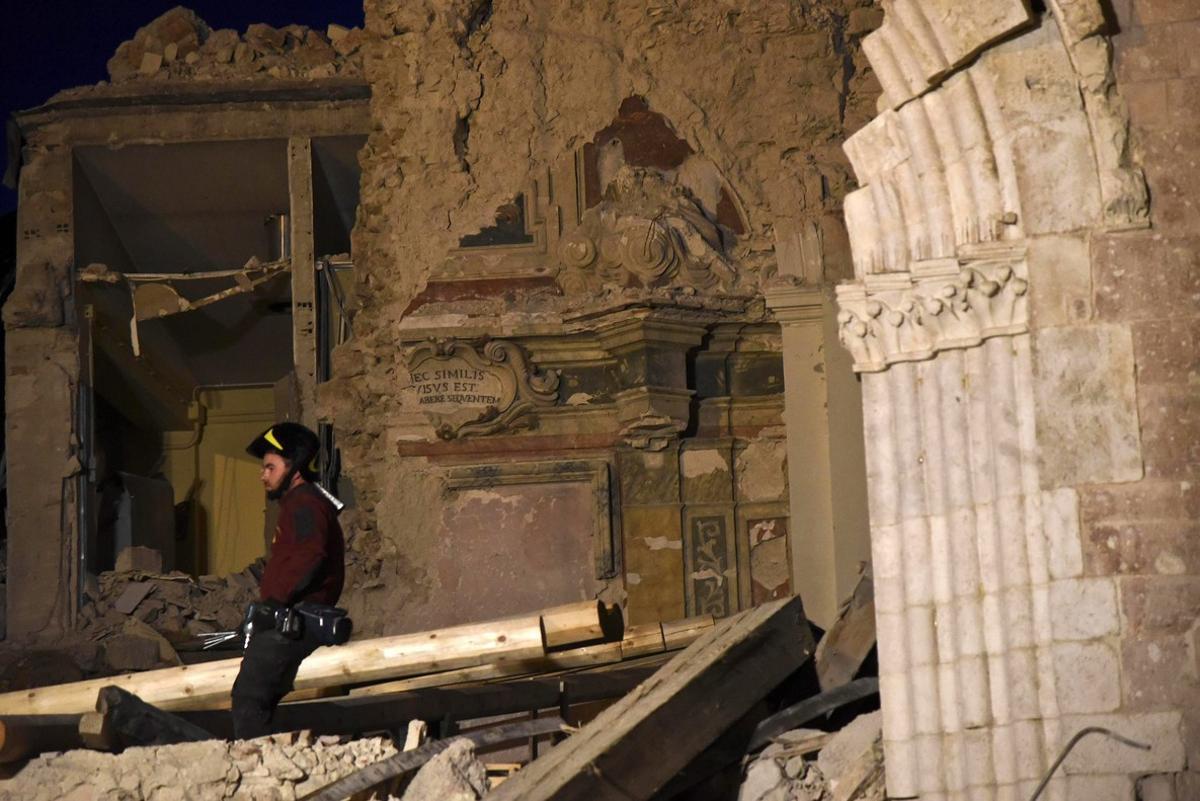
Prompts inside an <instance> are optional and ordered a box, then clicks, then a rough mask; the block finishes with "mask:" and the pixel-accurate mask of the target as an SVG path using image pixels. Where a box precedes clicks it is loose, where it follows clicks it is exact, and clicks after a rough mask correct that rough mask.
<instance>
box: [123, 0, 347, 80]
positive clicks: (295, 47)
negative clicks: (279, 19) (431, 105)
mask: <svg viewBox="0 0 1200 801" xmlns="http://www.w3.org/2000/svg"><path fill="white" fill-rule="evenodd" d="M365 41H366V36H365V34H364V32H363V31H362V29H360V28H345V27H343V26H341V25H331V26H329V29H328V30H327V31H326V32H325V33H322V32H321V31H317V30H313V29H312V28H308V27H306V26H304V25H288V26H286V27H283V28H273V27H271V26H270V25H265V24H262V23H257V24H254V25H251V26H250V27H249V28H247V29H246V32H245V33H244V34H238V32H237V31H234V30H230V29H228V28H222V29H219V30H212V29H210V28H209V27H208V24H207V23H205V21H204V20H202V19H201V18H200V17H198V16H197V15H196V13H195V12H194V11H192V10H191V9H187V8H184V7H182V6H176V7H175V8H173V9H171V10H170V11H167V12H166V13H165V14H163V15H162V16H160V17H158V18H157V19H155V20H154V21H153V22H151V23H150V24H148V25H146V26H145V27H142V28H139V29H138V31H137V33H136V34H135V35H134V37H133V38H132V39H129V40H128V41H125V42H123V43H122V44H121V45H120V46H119V47H118V48H117V51H116V53H115V54H114V55H113V57H112V58H111V59H109V61H108V73H109V77H110V79H111V81H112V83H114V84H120V83H128V82H133V81H146V80H153V81H161V80H201V81H204V80H231V79H232V80H237V79H247V78H251V79H252V78H258V79H262V78H271V79H280V78H282V79H287V78H298V79H319V78H334V77H343V78H356V77H358V76H359V75H360V74H361V69H362V64H361V62H362V56H361V53H360V48H361V47H362V45H363V43H364V42H365Z"/></svg>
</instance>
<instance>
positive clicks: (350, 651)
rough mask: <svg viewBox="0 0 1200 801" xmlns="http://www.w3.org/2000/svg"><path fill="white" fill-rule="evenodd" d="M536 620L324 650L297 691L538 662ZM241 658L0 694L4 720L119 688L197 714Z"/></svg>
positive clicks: (92, 703) (307, 664)
mask: <svg viewBox="0 0 1200 801" xmlns="http://www.w3.org/2000/svg"><path fill="white" fill-rule="evenodd" d="M543 653H544V650H543V648H542V628H541V620H540V618H539V617H537V616H532V617H526V618H515V619H508V620H503V621H488V622H485V623H471V624H468V625H464V626H455V627H453V628H447V629H440V630H438V631H432V632H420V633H417V634H403V635H399V636H395V637H382V638H378V639H372V640H362V641H359V642H353V641H351V642H350V643H348V644H346V645H340V646H335V647H325V648H319V649H317V651H316V652H315V653H313V655H312V656H310V657H308V658H307V659H305V660H304V662H303V664H301V665H300V671H299V673H298V675H297V677H296V688H297V689H299V690H303V689H306V688H309V687H326V686H332V685H338V684H347V683H352V682H356V681H373V680H377V679H388V678H394V677H398V676H412V675H418V674H421V673H430V672H434V671H442V670H451V669H455V668H460V667H467V666H469V665H479V664H487V663H494V664H500V665H505V664H508V663H511V662H521V661H527V660H530V659H533V658H536V657H540V656H541V655H542V654H543ZM241 662H242V660H241V658H240V657H239V658H237V659H225V660H221V661H219V662H206V663H203V664H198V665H184V666H182V667H174V668H165V669H162V670H150V671H145V672H143V673H127V674H125V675H122V676H110V677H107V678H102V679H92V680H90V681H81V682H74V683H72V684H60V685H55V686H52V687H41V688H37V689H33V690H21V691H17V692H10V693H4V694H0V715H37V714H73V713H84V712H90V711H92V710H94V709H95V708H96V699H97V696H98V695H99V693H100V690H101V689H102V688H104V687H107V686H108V685H110V684H112V685H116V686H118V687H121V688H122V689H124V690H127V691H129V692H131V693H133V694H134V695H137V696H138V697H139V698H141V699H142V700H143V701H146V702H147V703H149V704H153V705H154V706H156V707H158V708H159V709H165V710H178V709H192V708H195V707H197V706H202V705H204V704H209V703H211V702H213V701H214V700H219V699H222V698H226V697H228V695H229V692H230V690H231V689H232V687H233V680H234V679H235V678H236V677H237V673H238V668H239V667H240V666H241Z"/></svg>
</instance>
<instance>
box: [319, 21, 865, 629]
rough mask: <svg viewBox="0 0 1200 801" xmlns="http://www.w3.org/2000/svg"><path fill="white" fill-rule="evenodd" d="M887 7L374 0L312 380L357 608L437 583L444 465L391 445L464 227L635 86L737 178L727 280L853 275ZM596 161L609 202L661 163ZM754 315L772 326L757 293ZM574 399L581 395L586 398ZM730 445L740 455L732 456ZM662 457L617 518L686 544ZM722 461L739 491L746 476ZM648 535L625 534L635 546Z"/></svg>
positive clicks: (692, 144)
mask: <svg viewBox="0 0 1200 801" xmlns="http://www.w3.org/2000/svg"><path fill="white" fill-rule="evenodd" d="M880 19H881V12H880V11H879V10H878V9H876V8H874V7H873V6H872V4H871V3H870V2H868V0H831V1H830V2H820V3H812V4H803V5H797V4H794V3H787V2H767V3H758V4H753V5H752V6H749V7H745V6H737V7H735V6H733V5H727V4H712V3H685V4H682V5H680V4H659V5H651V6H646V5H645V4H641V3H625V2H601V3H583V2H573V3H553V4H550V3H538V2H529V1H526V2H512V3H496V4H493V3H490V2H423V3H400V2H393V1H392V0H383V1H379V0H369V2H367V3H366V30H367V34H368V36H369V41H368V42H367V44H366V45H365V46H364V71H365V74H366V77H367V79H368V81H369V82H370V84H371V88H372V99H371V108H372V116H373V119H374V122H375V129H374V130H373V132H372V133H371V136H370V137H369V139H368V142H367V145H366V147H365V148H364V150H363V151H362V153H361V154H360V160H361V162H362V165H363V176H362V186H361V201H360V207H359V216H358V221H357V225H356V227H355V231H354V235H353V240H354V241H353V244H354V257H355V267H356V280H357V281H358V287H357V302H358V304H359V308H358V309H357V312H356V317H355V321H354V329H355V338H354V339H353V340H352V341H351V342H350V343H348V344H347V345H346V346H344V347H342V348H341V349H339V351H338V352H337V354H336V356H335V363H334V372H335V375H334V379H333V380H332V381H331V382H329V383H328V384H327V385H325V386H324V387H323V388H322V391H321V394H320V400H321V403H322V405H323V409H322V415H323V417H324V418H325V419H329V420H332V421H333V422H334V424H335V426H336V429H337V432H338V438H339V439H338V442H339V446H340V447H341V449H342V453H343V457H344V460H345V461H344V466H345V470H346V473H347V474H348V475H349V476H350V477H351V479H352V480H353V482H354V486H355V491H356V500H357V503H358V509H357V510H356V511H355V512H354V515H353V516H352V517H351V518H350V519H349V521H348V525H347V529H348V531H349V538H350V559H351V561H352V569H351V574H350V578H349V584H348V593H347V595H348V603H349V604H350V606H351V608H352V609H361V610H363V611H364V612H366V613H368V614H370V615H372V616H373V615H374V614H375V613H382V612H383V611H384V610H388V609H396V608H403V607H404V606H405V605H413V604H416V605H422V604H429V603H433V599H434V596H435V593H436V591H437V588H438V587H439V586H441V584H440V581H441V580H440V578H439V577H438V576H437V575H436V574H435V573H434V572H432V571H431V570H430V569H429V565H430V564H431V561H432V560H433V559H434V556H433V551H434V550H435V549H436V548H437V547H438V546H437V544H436V543H435V542H433V541H432V540H435V539H436V538H437V537H439V536H441V535H438V534H435V532H438V531H440V520H439V512H438V509H439V507H440V505H441V503H442V500H441V488H442V478H441V472H442V470H441V467H439V466H438V465H437V464H436V463H435V462H434V461H433V460H431V459H430V458H428V456H427V455H408V456H404V457H401V456H399V452H400V450H401V448H402V446H403V445H404V442H403V440H404V436H405V435H404V434H403V430H404V426H403V425H402V424H401V422H400V418H401V417H402V410H401V409H400V404H399V402H398V400H397V397H396V396H397V387H398V386H399V383H400V382H402V381H403V377H404V374H405V373H404V367H403V364H402V355H401V354H400V353H398V352H397V342H396V332H397V331H399V330H402V329H403V328H404V326H405V324H406V323H404V322H403V321H404V320H405V318H406V316H408V312H409V311H411V308H412V306H413V303H414V298H419V297H422V293H423V291H424V290H426V288H427V287H428V285H429V281H430V277H431V276H432V275H433V274H434V272H435V271H436V270H437V269H438V268H439V266H440V265H442V264H443V263H445V262H446V260H447V258H448V257H449V256H450V254H451V251H452V248H454V247H455V246H456V245H457V243H458V242H459V240H460V238H461V237H463V236H465V235H469V234H472V233H473V232H475V231H478V230H480V229H481V228H483V227H485V226H487V225H489V224H491V222H492V218H493V212H494V211H495V209H496V208H497V207H499V206H501V204H503V203H506V202H508V201H510V200H511V199H512V198H513V196H514V193H515V192H517V191H521V190H522V188H523V187H525V186H527V184H528V182H529V180H530V179H531V178H533V177H535V176H538V175H540V174H541V173H542V171H544V170H548V169H552V168H553V167H554V165H555V164H556V163H559V162H561V160H562V159H563V158H564V157H570V155H571V154H572V153H575V152H577V151H579V150H580V149H582V148H583V147H584V146H585V145H588V144H589V143H591V142H592V141H593V138H594V137H595V136H596V134H597V132H599V131H601V130H603V129H605V127H606V126H608V125H609V124H610V123H612V122H613V120H614V118H616V117H617V115H618V111H619V110H620V109H623V105H622V104H623V103H624V102H625V101H627V99H629V98H639V99H640V100H641V102H644V104H645V106H646V107H647V108H648V109H649V111H650V112H652V113H654V114H657V115H661V117H662V118H663V119H664V120H665V121H666V123H667V124H668V125H669V126H670V128H671V130H672V131H673V133H674V135H676V136H678V137H679V138H680V139H681V140H682V141H683V142H685V143H686V147H687V148H689V149H690V151H691V152H693V153H696V154H699V156H700V157H702V159H701V161H698V162H697V163H705V164H707V165H709V168H710V170H711V173H713V174H715V175H716V176H717V177H718V180H719V181H720V182H723V185H724V186H725V187H727V189H728V194H729V198H728V200H729V202H730V203H731V205H732V207H733V213H734V217H735V218H736V219H737V220H738V224H737V225H738V227H739V228H742V229H744V230H743V233H742V234H741V235H739V236H737V237H736V242H735V243H734V244H733V245H732V246H730V247H729V248H728V253H727V254H724V256H725V257H726V258H727V259H728V262H729V263H730V264H731V265H732V269H733V272H734V273H735V274H736V276H737V281H736V282H734V284H732V285H730V288H735V289H736V291H739V292H741V293H743V294H747V293H748V294H749V295H751V296H753V295H756V294H759V293H760V292H761V289H762V287H763V286H764V285H765V284H766V283H767V282H768V281H770V280H773V279H774V277H775V276H777V275H780V274H786V275H790V276H792V277H793V280H808V281H810V282H813V283H817V282H821V281H823V280H825V281H833V280H836V279H837V278H839V277H840V276H844V275H847V274H849V269H850V268H849V258H848V252H847V249H846V244H845V232H844V228H843V226H842V223H841V221H840V206H841V198H842V196H843V195H844V194H845V193H846V192H847V191H848V189H850V188H852V185H853V179H852V178H851V176H850V172H849V169H848V166H847V161H846V158H845V155H844V154H843V153H842V151H841V147H840V144H841V142H842V141H843V140H844V139H845V137H846V136H847V134H848V133H849V132H852V131H854V130H855V129H857V128H858V127H859V126H861V125H862V124H863V123H864V122H865V121H866V120H867V119H868V118H869V116H870V115H871V114H872V113H873V111H874V102H875V97H876V95H877V93H878V86H877V84H876V83H875V81H874V79H873V77H872V75H871V73H870V71H869V69H868V67H867V65H866V62H865V59H864V57H863V56H862V54H861V51H860V48H859V41H860V39H861V37H862V36H863V35H864V34H866V33H867V32H869V31H870V30H872V29H873V28H874V27H875V26H876V25H878V23H879V21H880ZM598 172H599V173H600V175H601V177H602V180H603V179H605V178H607V177H616V178H619V179H620V180H619V181H612V182H608V183H607V188H608V190H609V194H607V195H605V197H606V198H608V199H609V200H612V201H613V202H616V203H618V204H620V203H621V202H622V200H621V195H622V194H625V195H628V194H629V191H630V188H633V189H636V191H637V192H642V193H643V194H642V195H640V196H641V197H648V196H649V195H647V194H645V193H646V192H647V191H648V190H646V186H647V183H646V182H647V181H659V180H661V179H659V178H658V177H656V176H658V175H660V174H664V173H661V172H655V171H654V170H641V171H639V172H636V173H630V172H629V171H628V170H627V169H618V170H616V171H615V172H611V173H610V172H606V168H605V166H604V162H603V161H602V162H601V165H600V167H599V168H598ZM685 172H686V171H685ZM555 175H557V173H555ZM668 179H669V180H671V181H675V182H677V183H676V184H673V186H687V187H688V188H687V189H686V191H685V196H687V197H695V198H696V199H697V203H698V205H699V206H701V207H704V206H705V205H706V204H705V203H704V202H703V195H704V194H705V192H704V191H702V189H701V187H702V185H703V184H704V179H702V177H697V176H696V175H691V176H688V175H680V174H677V173H673V174H670V175H669V177H668ZM709 180H710V183H711V179H709ZM622 181H624V182H625V183H621V182H622ZM637 182H641V183H640V184H639V183H637ZM622 187H625V188H622ZM555 190H556V191H561V186H557V185H556V187H555ZM599 190H600V191H603V190H605V186H600V187H599ZM654 191H658V190H654ZM673 191H678V190H673ZM710 194H713V196H714V197H715V193H710ZM710 205H711V204H710ZM629 206H630V202H625V207H626V208H628V207H629ZM585 219H586V218H585ZM397 221H403V224H398V223H397ZM557 224H558V225H560V226H562V227H563V228H566V227H569V226H571V225H574V221H573V220H563V221H562V222H561V223H557ZM558 233H562V231H561V230H560V231H559V232H558ZM581 247H586V244H585V245H582V246H581ZM548 266H551V265H548ZM722 286H725V284H723V285H722ZM569 289H570V287H568V290H569ZM605 292H607V290H605ZM551 294H553V293H551ZM568 294H569V291H568ZM637 294H638V293H636V292H634V293H633V295H637ZM645 294H646V293H642V295H641V296H645ZM592 295H593V292H590V291H589V292H587V293H586V297H578V296H577V297H575V298H571V297H568V298H565V299H560V300H556V299H554V298H549V299H546V298H545V297H544V295H538V294H536V293H532V294H525V295H521V294H518V295H515V296H514V295H512V294H511V293H510V295H509V296H508V297H507V299H504V298H499V299H498V300H497V301H496V302H494V303H492V307H491V308H490V310H489V309H485V311H487V313H488V314H491V315H493V316H492V317H491V318H490V319H494V320H496V321H505V320H510V319H512V318H513V317H514V316H515V315H519V314H521V313H525V314H527V315H533V314H535V313H536V312H538V311H539V310H542V311H545V312H553V313H555V314H557V315H560V317H559V318H555V319H561V315H563V314H569V312H570V311H571V308H572V306H574V307H576V308H578V307H580V306H581V305H583V304H586V303H588V302H593V301H595V300H596V298H595V297H593V296H592ZM704 295H705V291H704V290H701V291H700V293H699V297H701V298H703V296H704ZM600 296H601V297H604V296H605V293H604V292H601V293H600ZM704 302H705V301H703V300H700V301H697V303H698V304H702V303H704ZM480 303H482V301H481V302H480ZM477 305H480V304H475V305H471V304H470V303H459V304H458V305H456V306H453V307H452V306H450V305H449V304H446V310H445V311H446V314H447V315H450V316H448V317H447V318H446V319H447V320H449V319H451V317H452V316H453V315H454V314H457V315H460V316H461V319H462V320H464V321H465V320H467V319H468V317H469V316H470V314H471V313H473V312H472V309H473V308H475V306H477ZM482 305H484V306H486V304H482ZM497 307H498V308H497ZM757 314H758V318H757V319H759V320H763V319H765V318H764V316H763V312H762V311H761V307H760V310H759V311H758V313H757ZM408 325H411V323H408ZM503 325H505V326H507V325H511V324H510V323H504V324H503ZM485 332H486V333H490V334H492V335H497V334H499V333H503V332H504V329H503V328H502V327H498V328H496V329H490V330H488V329H485ZM450 333H453V332H447V334H443V336H445V335H448V334H450ZM463 335H465V334H463ZM776 348H778V344H776ZM572 397H574V398H576V399H580V398H582V399H583V402H584V403H586V402H587V400H586V399H587V398H588V397H589V396H588V394H587V393H582V394H580V393H575V394H574V395H573V396H572ZM586 410H587V407H586V406H584V407H581V411H586ZM771 415H776V416H774V419H773V421H765V422H761V423H758V424H757V428H756V429H755V430H760V429H762V428H763V427H764V426H766V427H767V428H770V426H771V425H774V427H775V428H774V430H773V432H772V433H769V434H768V436H771V437H774V438H775V442H777V443H779V442H781V441H782V436H783V430H782V426H781V425H780V423H781V420H780V419H779V417H778V416H777V415H778V409H776V410H774V411H772V412H771V413H770V415H768V416H771ZM580 431H581V434H586V433H587V430H586V429H580ZM756 436H757V435H756ZM672 453H673V451H672ZM770 453H771V454H772V456H773V459H774V461H772V462H770V465H771V466H770V468H769V472H772V473H773V474H774V483H775V484H776V485H779V486H777V487H776V490H777V492H775V494H773V495H772V501H779V502H782V503H783V504H784V508H785V512H784V514H785V515H786V497H787V489H786V479H785V478H784V477H783V473H784V471H785V459H784V449H783V448H782V447H777V446H772V448H771V449H770ZM512 455H514V454H510V457H511V456H512ZM516 455H519V453H518V454H516ZM726 459H727V460H728V461H730V463H731V464H732V455H730V454H727V456H726ZM624 464H625V463H624V462H623V463H622V465H624ZM668 465H669V469H670V471H672V475H674V476H675V478H674V483H673V484H671V485H664V489H663V492H664V493H666V494H665V495H663V496H661V497H655V498H653V499H650V500H648V502H647V504H648V505H639V504H634V505H633V507H636V508H626V509H625V510H624V511H625V514H626V525H628V524H629V521H630V520H635V521H636V520H644V521H645V526H646V527H647V530H648V531H650V532H651V535H650V536H649V539H650V540H652V541H655V542H658V541H659V540H658V537H666V541H668V542H676V543H677V542H679V539H678V538H679V537H680V536H681V533H680V523H679V520H678V518H679V508H680V505H681V504H684V503H687V499H686V498H684V497H682V496H681V495H680V489H679V478H678V476H679V470H680V463H679V457H678V455H675V456H674V457H673V458H672V459H669V460H668ZM639 469H642V468H639ZM651 473H653V470H652V469H651ZM726 476H727V481H728V482H730V486H729V490H728V497H729V498H731V499H734V498H736V496H735V495H734V489H733V483H737V480H736V479H735V478H733V477H730V476H729V475H728V474H726ZM621 481H622V482H623V483H624V482H625V477H624V475H622V476H621ZM743 483H744V482H743ZM671 487H674V489H671ZM764 491H765V490H758V491H757V492H758V493H759V494H760V495H761V494H762V493H763V492H764ZM752 497H757V496H754V495H753V493H752ZM731 502H732V500H731ZM626 505H627V507H628V506H629V505H628V503H626ZM672 505H673V506H674V509H675V511H674V512H671V511H670V510H669V509H668V507H670V506H672ZM764 514H766V512H764ZM664 515H665V516H664ZM672 515H674V522H672V521H671V519H670V518H671V516H672ZM764 519H766V518H764ZM732 522H733V521H732V519H731V520H730V523H731V524H732ZM656 526H659V527H661V531H659V530H658V529H655V527H656ZM761 530H764V531H765V530H768V529H761ZM627 534H628V532H627ZM646 539H647V538H645V537H633V538H629V539H627V542H626V547H627V548H628V547H632V546H631V543H633V544H636V543H642V542H644V541H646ZM638 547H640V546H638ZM771 548H772V549H774V550H778V548H777V547H776V546H771ZM628 556H629V558H631V559H636V558H638V557H636V555H635V554H633V553H632V552H631V553H630V554H628ZM645 556H646V558H647V559H650V560H653V561H655V562H656V563H657V562H663V560H665V559H670V560H673V564H675V565H676V566H675V567H674V568H673V569H674V570H675V571H676V573H677V572H678V570H679V567H678V566H677V565H678V562H679V554H678V552H676V551H674V550H673V549H670V548H667V549H657V550H649V549H647V551H646V554H645ZM625 568H626V570H627V571H629V572H630V573H631V574H632V575H631V579H630V583H631V584H634V583H637V582H639V581H640V582H642V585H643V589H645V587H646V586H649V585H651V584H652V583H653V582H651V581H650V580H649V577H648V576H645V575H642V574H641V572H640V571H639V570H635V569H634V568H633V567H632V566H630V565H629V564H626V565H625ZM663 569H664V570H665V569H666V568H665V563H664V567H663ZM663 575H664V576H665V575H667V574H663ZM681 579H682V577H679V576H677V578H676V579H673V580H681ZM630 592H633V589H632V588H630ZM648 603H650V602H648ZM673 603H674V602H668V601H667V600H665V599H663V600H662V603H659V602H658V601H655V602H653V603H650V607H651V608H653V609H657V610H660V612H661V613H662V614H667V613H668V612H676V613H677V612H682V611H683V610H682V607H681V606H678V607H677V606H674V605H672V604H673ZM410 608H411V607H410ZM382 625H383V626H384V628H385V629H386V628H389V627H392V626H394V625H397V624H396V623H393V622H391V621H386V622H384V623H383V624H382Z"/></svg>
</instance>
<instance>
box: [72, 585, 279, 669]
mask: <svg viewBox="0 0 1200 801" xmlns="http://www.w3.org/2000/svg"><path fill="white" fill-rule="evenodd" d="M261 572H262V566H261V562H257V563H255V564H253V565H250V566H249V567H247V568H246V569H244V570H242V571H241V572H239V573H232V574H230V575H228V576H201V577H200V578H199V579H195V578H192V577H191V576H188V575H187V574H185V573H181V572H178V571H174V572H171V573H167V574H154V573H147V572H144V571H140V570H132V571H124V572H117V571H110V572H106V573H102V574H100V580H99V582H98V583H97V584H95V585H92V586H91V587H89V588H88V589H87V592H86V598H85V602H84V604H83V606H82V608H81V609H80V612H79V620H80V625H79V631H80V633H81V634H83V635H84V636H86V637H87V638H89V639H90V640H92V641H93V642H96V643H99V644H100V645H101V646H102V651H103V663H102V664H101V665H99V666H97V667H98V669H100V670H104V669H106V668H107V669H109V670H113V671H126V670H145V669H148V668H153V667H162V666H167V665H171V664H179V658H178V656H177V655H176V652H175V648H174V646H177V645H179V644H180V643H183V642H188V641H192V640H195V639H196V638H197V637H198V636H199V635H201V634H207V633H210V632H214V631H230V630H232V629H235V628H237V626H238V625H239V624H240V623H241V621H242V616H243V614H244V613H245V609H246V605H247V604H249V603H250V602H251V601H252V600H254V599H255V598H256V597H257V596H258V577H257V576H258V575H259V574H260V573H261ZM135 582H144V583H147V584H149V585H150V588H149V592H148V593H146V595H145V597H144V598H143V599H142V600H141V601H140V602H139V603H138V604H137V605H136V607H134V609H133V611H132V612H130V613H129V614H124V613H122V612H121V611H120V610H118V609H116V608H114V604H115V603H116V602H117V600H118V599H120V598H121V596H122V594H123V593H125V591H126V590H127V589H128V588H129V586H130V585H131V584H133V583H135Z"/></svg>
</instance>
